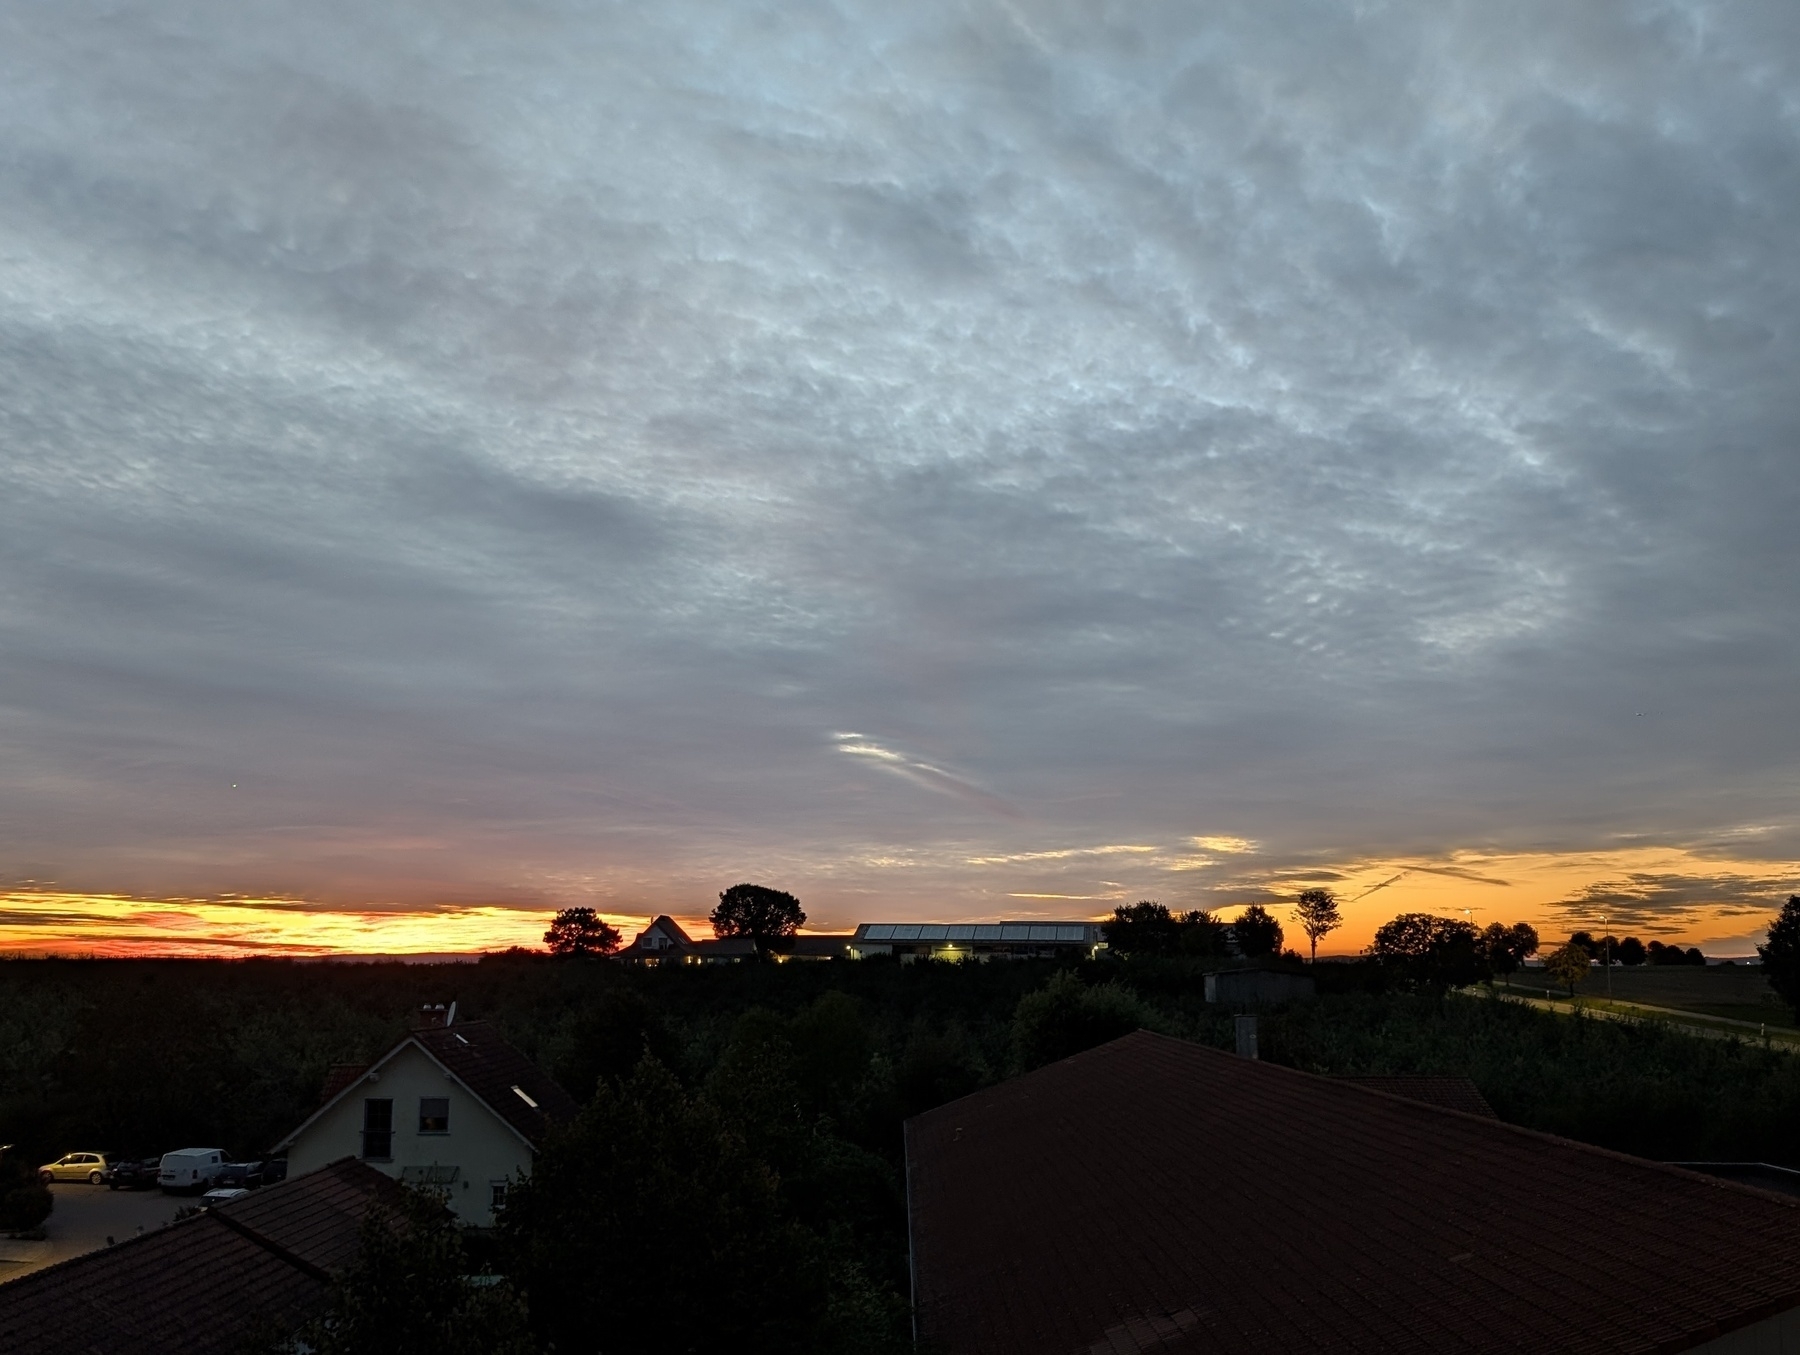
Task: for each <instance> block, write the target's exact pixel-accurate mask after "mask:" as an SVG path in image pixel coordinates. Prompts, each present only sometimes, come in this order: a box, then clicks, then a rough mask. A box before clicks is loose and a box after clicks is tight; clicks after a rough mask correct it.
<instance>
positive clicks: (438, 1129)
mask: <svg viewBox="0 0 1800 1355" xmlns="http://www.w3.org/2000/svg"><path fill="white" fill-rule="evenodd" d="M419 1132H420V1133H421V1134H448V1133H449V1132H450V1098H449V1097H448V1096H421V1097H420V1098H419Z"/></svg>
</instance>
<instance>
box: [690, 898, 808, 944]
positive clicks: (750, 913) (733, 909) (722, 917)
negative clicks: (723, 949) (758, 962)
mask: <svg viewBox="0 0 1800 1355" xmlns="http://www.w3.org/2000/svg"><path fill="white" fill-rule="evenodd" d="M710 921H711V922H712V929H713V935H714V936H721V937H724V936H748V937H750V938H751V939H752V940H754V941H755V942H756V948H757V949H758V950H766V949H768V948H769V947H770V946H771V945H772V944H775V943H778V942H780V941H781V940H782V939H783V938H785V937H789V936H792V935H793V934H794V933H795V932H797V931H799V930H800V928H801V927H802V926H804V925H805V923H806V910H805V909H804V908H802V907H801V906H800V900H799V899H797V898H795V897H794V896H793V895H792V894H790V893H788V892H787V891H786V890H783V889H770V888H769V887H768V886H767V885H753V884H736V885H733V886H732V887H731V888H730V889H727V890H725V891H724V892H723V893H722V894H720V895H719V906H718V907H717V908H715V909H713V910H712V917H711V919H710Z"/></svg>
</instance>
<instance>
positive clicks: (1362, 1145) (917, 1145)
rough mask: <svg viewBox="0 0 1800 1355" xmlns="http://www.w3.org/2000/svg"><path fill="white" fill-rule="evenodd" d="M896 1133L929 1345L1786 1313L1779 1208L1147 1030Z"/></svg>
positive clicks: (1372, 1334)
mask: <svg viewBox="0 0 1800 1355" xmlns="http://www.w3.org/2000/svg"><path fill="white" fill-rule="evenodd" d="M906 1145H907V1147H906V1155H907V1175H908V1196H909V1202H910V1212H911V1227H912V1239H913V1257H914V1270H915V1275H916V1284H917V1293H916V1298H917V1300H918V1305H919V1307H918V1311H919V1324H920V1333H921V1335H922V1336H923V1337H924V1338H925V1339H926V1340H928V1341H932V1342H936V1343H937V1347H936V1348H938V1349H941V1350H942V1351H944V1352H947V1355H977V1353H979V1355H1045V1353H1046V1352H1069V1353H1070V1355H1088V1353H1090V1352H1107V1353H1108V1355H1112V1353H1113V1352H1119V1353H1121V1355H1122V1353H1123V1352H1133V1351H1151V1350H1154V1351H1156V1352H1157V1353H1158V1355H1201V1353H1202V1352H1206V1353H1208V1355H1214V1353H1216V1355H1225V1353H1227V1352H1229V1353H1230V1355H1276V1352H1281V1353H1282V1355H1288V1353H1290V1352H1296V1351H1333V1352H1337V1351H1343V1352H1370V1353H1371V1355H1372V1353H1373V1352H1381V1353H1382V1355H1404V1353H1406V1352H1420V1353H1421V1355H1423V1353H1424V1352H1434V1353H1435V1352H1463V1353H1465V1355H1486V1353H1487V1352H1501V1351H1515V1352H1543V1351H1557V1352H1562V1353H1563V1355H1590V1353H1592V1355H1599V1353H1600V1352H1606V1353H1607V1355H1634V1353H1638V1355H1651V1353H1652V1352H1654V1353H1655V1355H1663V1353H1665V1352H1674V1351H1680V1350H1686V1349H1690V1348H1691V1347H1693V1346H1694V1345H1696V1344H1698V1343H1700V1342H1702V1341H1704V1340H1706V1339H1708V1338H1710V1337H1713V1336H1717V1335H1719V1334H1722V1333H1723V1332H1726V1331H1729V1330H1732V1329H1734V1328H1736V1327H1739V1326H1742V1325H1744V1324H1746V1323H1748V1322H1752V1321H1755V1320H1758V1319H1760V1318H1763V1317H1766V1316H1771V1315H1773V1314H1775V1313H1777V1312H1782V1311H1785V1310H1787V1309H1789V1308H1792V1307H1794V1306H1796V1305H1800V1201H1795V1200H1787V1199H1781V1198H1778V1197H1776V1196H1773V1195H1769V1194H1765V1193H1763V1192H1761V1191H1756V1190H1751V1189H1747V1188H1745V1187H1742V1186H1737V1185H1733V1184H1731V1183H1728V1182H1722V1181H1715V1180H1711V1179H1708V1178H1705V1177H1701V1176H1698V1175H1695V1174H1692V1173H1688V1172H1684V1171H1680V1170H1677V1169H1675V1168H1671V1167H1666V1166H1662V1165H1659V1164H1657V1163H1652V1162H1645V1161H1641V1160H1639V1159H1636V1158H1631V1157H1626V1156H1624V1155H1622V1154H1618V1153H1611V1152H1607V1151H1604V1150H1602V1149H1598V1148H1591V1147H1588V1146H1586V1145H1582V1144H1577V1143H1571V1142H1569V1141H1567V1140H1564V1139H1558V1138H1554V1137H1552V1136H1550V1135H1547V1134H1539V1133H1535V1132H1533V1131H1531V1130H1526V1129H1520V1128H1518V1127H1516V1126H1512V1125H1507V1124H1503V1123H1501V1122H1500V1121H1498V1120H1491V1119H1486V1118H1481V1117H1477V1116H1473V1115H1457V1114H1450V1113H1446V1112H1445V1111H1443V1110H1441V1109H1439V1108H1438V1107H1436V1106H1432V1105H1428V1104H1425V1103H1422V1102H1417V1101H1411V1100H1404V1099H1401V1098H1399V1097H1394V1096H1379V1095H1371V1094H1370V1093H1369V1092H1367V1091H1365V1090H1364V1089H1362V1088H1360V1087H1357V1086H1353V1085H1350V1084H1348V1083H1345V1082H1341V1081H1337V1080H1335V1079H1332V1078H1324V1077H1316V1076H1313V1075H1311V1074H1308V1073H1301V1072H1297V1071H1295V1070H1293V1069H1289V1068H1281V1067H1277V1066H1274V1065H1271V1064H1267V1063H1259V1062H1255V1061H1252V1060H1247V1059H1237V1058H1233V1057H1232V1056H1230V1055H1227V1054H1222V1053H1219V1052H1218V1051H1215V1050H1211V1049H1206V1048H1202V1047H1200V1046H1198V1045H1191V1044H1186V1043H1184V1042H1182V1041H1180V1040H1173V1039H1169V1038H1167V1037H1165V1036H1159V1035H1151V1034H1148V1033H1145V1032H1140V1033H1138V1034H1136V1035H1129V1036H1126V1037H1125V1038H1124V1039H1122V1040H1116V1041H1114V1042H1113V1043H1111V1044H1108V1045H1103V1046H1101V1047H1100V1048H1098V1049H1094V1050H1090V1051H1088V1052H1087V1053H1085V1054H1080V1055H1077V1056H1076V1057H1074V1058H1071V1059H1065V1060H1063V1061H1062V1062H1060V1063H1055V1064H1051V1065H1050V1066H1049V1067H1046V1068H1041V1069H1039V1070H1038V1071H1037V1072H1035V1073H1031V1074H1028V1075H1027V1076H1024V1077H1021V1078H1017V1079H1014V1080H1013V1081H1011V1082H1007V1083H1003V1084H1002V1085H1000V1086H998V1087H993V1088H990V1089H988V1090H987V1091H983V1092H978V1093H976V1094H975V1095H973V1096H968V1097H964V1098H963V1099H962V1100H960V1101H954V1102H951V1103H950V1104H949V1105H947V1106H941V1107H939V1108H938V1109H936V1110H934V1111H931V1112H929V1113H927V1114H925V1115H921V1116H918V1117H917V1118H915V1119H913V1120H910V1121H908V1122H907V1126H906Z"/></svg>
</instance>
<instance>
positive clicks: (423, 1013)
mask: <svg viewBox="0 0 1800 1355" xmlns="http://www.w3.org/2000/svg"><path fill="white" fill-rule="evenodd" d="M444 1017H445V1011H444V1004H443V1003H441V1002H439V1003H437V1004H436V1005H435V1006H434V1005H433V1004H431V1003H429V1002H427V1003H426V1004H425V1005H424V1006H423V1007H420V1008H419V1010H418V1011H416V1012H414V1013H413V1019H412V1028H413V1029H414V1030H437V1029H439V1028H440V1027H442V1026H447V1025H449V1024H450V1023H449V1022H448V1021H446V1020H445V1019H444Z"/></svg>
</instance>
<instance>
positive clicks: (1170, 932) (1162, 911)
mask: <svg viewBox="0 0 1800 1355" xmlns="http://www.w3.org/2000/svg"><path fill="white" fill-rule="evenodd" d="M1104 930H1105V934H1106V944H1107V946H1108V947H1109V948H1110V949H1112V950H1114V951H1116V952H1118V953H1119V954H1121V955H1127V956H1130V955H1198V956H1208V955H1216V956H1223V955H1225V954H1226V946H1225V928H1224V926H1223V924H1221V923H1219V922H1217V921H1216V920H1214V918H1213V916H1212V914H1210V913H1202V912H1198V911H1196V912H1189V913H1172V912H1170V911H1169V910H1168V909H1167V908H1165V907H1164V906H1163V905H1162V904H1160V903H1156V902H1154V901H1153V900H1150V899H1144V900H1141V901H1140V902H1138V903H1134V904H1130V905H1126V904H1120V905H1119V906H1118V907H1117V908H1114V909H1113V915H1112V921H1110V922H1108V923H1107V924H1106V926H1105V929H1104Z"/></svg>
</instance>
